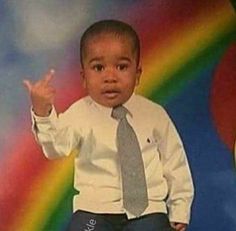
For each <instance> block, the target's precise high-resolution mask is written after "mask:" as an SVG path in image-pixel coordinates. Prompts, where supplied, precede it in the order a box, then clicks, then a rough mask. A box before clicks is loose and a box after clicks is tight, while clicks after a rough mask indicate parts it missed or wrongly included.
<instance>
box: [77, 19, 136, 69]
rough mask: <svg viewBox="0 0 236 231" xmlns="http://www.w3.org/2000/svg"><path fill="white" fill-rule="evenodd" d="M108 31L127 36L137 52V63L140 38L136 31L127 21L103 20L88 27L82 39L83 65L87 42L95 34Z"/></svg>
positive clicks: (81, 53)
mask: <svg viewBox="0 0 236 231" xmlns="http://www.w3.org/2000/svg"><path fill="white" fill-rule="evenodd" d="M103 33H108V34H114V35H117V36H127V37H128V38H129V39H130V40H131V43H132V46H133V52H134V53H136V61H137V65H138V64H139V60H140V40H139V37H138V35H137V33H136V31H135V30H134V29H133V28H132V27H131V26H130V25H129V24H127V23H125V22H122V21H119V20H113V19H108V20H101V21H98V22H95V23H94V24H92V25H91V26H90V27H88V28H87V29H86V30H85V32H84V33H83V35H82V37H81V39H80V63H81V65H82V67H83V58H84V54H85V49H86V43H87V42H88V41H89V39H91V38H93V37H94V36H97V35H100V34H103Z"/></svg>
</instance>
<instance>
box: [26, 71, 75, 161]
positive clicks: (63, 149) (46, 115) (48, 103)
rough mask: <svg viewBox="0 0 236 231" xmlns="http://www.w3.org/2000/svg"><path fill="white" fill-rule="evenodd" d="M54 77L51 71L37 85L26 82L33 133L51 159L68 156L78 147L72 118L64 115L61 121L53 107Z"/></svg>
mask: <svg viewBox="0 0 236 231" xmlns="http://www.w3.org/2000/svg"><path fill="white" fill-rule="evenodd" d="M53 75H54V71H53V70H51V71H50V72H49V73H48V74H47V75H45V77H44V78H42V79H41V80H39V81H37V82H36V83H31V82H30V81H29V80H24V85H25V87H26V88H27V90H28V92H29V95H30V98H31V102H32V110H31V118H32V124H33V126H32V129H33V133H34V135H35V137H36V140H37V141H38V143H39V144H40V145H41V146H42V149H43V151H44V154H45V155H46V157H48V158H50V159H52V158H56V157H60V156H64V155H68V154H69V153H70V152H71V151H72V149H73V148H74V146H75V145H76V144H75V142H76V141H75V136H74V134H73V129H72V128H71V126H70V124H69V122H70V121H71V120H70V118H68V115H64V116H61V117H62V118H61V119H59V118H58V116H57V113H56V111H55V109H54V107H53V106H52V105H53V101H54V96H55V89H54V88H53V87H52V86H51V80H52V78H53ZM63 118H64V119H63Z"/></svg>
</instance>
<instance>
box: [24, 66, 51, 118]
mask: <svg viewBox="0 0 236 231" xmlns="http://www.w3.org/2000/svg"><path fill="white" fill-rule="evenodd" d="M53 76H54V70H50V72H49V73H47V74H46V75H45V76H44V78H42V79H40V80H39V81H37V82H35V83H32V82H31V81H29V80H24V81H23V84H24V86H25V87H26V89H27V90H28V92H29V95H30V98H31V101H32V107H33V111H34V113H35V114H36V115H37V116H42V117H45V116H48V115H49V113H50V111H51V109H52V104H53V102H54V97H55V89H54V88H53V87H52V85H51V80H52V78H53Z"/></svg>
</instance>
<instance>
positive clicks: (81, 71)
mask: <svg viewBox="0 0 236 231" xmlns="http://www.w3.org/2000/svg"><path fill="white" fill-rule="evenodd" d="M80 77H81V79H82V84H83V87H84V88H86V80H85V76H84V69H83V68H81V70H80Z"/></svg>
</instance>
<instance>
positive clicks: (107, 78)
mask: <svg viewBox="0 0 236 231" xmlns="http://www.w3.org/2000/svg"><path fill="white" fill-rule="evenodd" d="M104 82H105V83H115V82H117V75H116V73H115V71H113V70H109V71H106V72H105V73H104Z"/></svg>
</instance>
